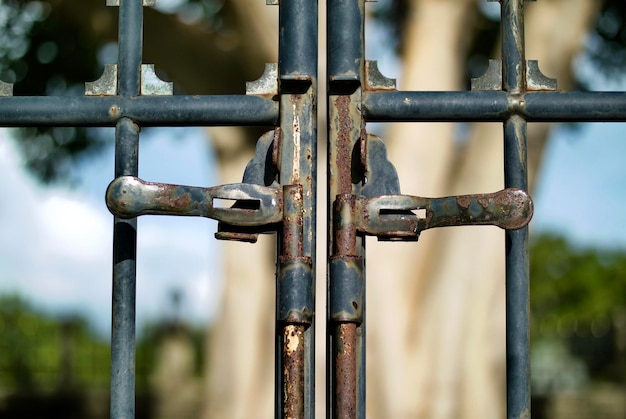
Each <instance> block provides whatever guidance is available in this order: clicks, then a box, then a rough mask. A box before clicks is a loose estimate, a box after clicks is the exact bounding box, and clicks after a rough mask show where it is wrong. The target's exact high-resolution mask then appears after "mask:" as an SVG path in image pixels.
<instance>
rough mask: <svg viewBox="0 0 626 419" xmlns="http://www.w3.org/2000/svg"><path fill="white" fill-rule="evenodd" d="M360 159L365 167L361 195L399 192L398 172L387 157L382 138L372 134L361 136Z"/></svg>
mask: <svg viewBox="0 0 626 419" xmlns="http://www.w3.org/2000/svg"><path fill="white" fill-rule="evenodd" d="M361 160H362V164H363V167H364V168H365V185H363V187H362V188H361V196H364V197H373V196H378V195H397V194H400V181H399V180H398V172H396V168H395V167H394V165H393V164H392V163H391V162H390V161H389V160H388V159H387V149H386V148H385V143H384V142H383V140H381V139H380V138H379V137H378V136H376V135H373V134H367V135H366V136H365V137H363V138H361Z"/></svg>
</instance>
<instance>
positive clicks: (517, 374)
mask: <svg viewBox="0 0 626 419" xmlns="http://www.w3.org/2000/svg"><path fill="white" fill-rule="evenodd" d="M501 4H502V10H501V16H502V19H501V21H502V24H501V32H502V88H503V90H505V91H506V92H507V93H508V94H509V95H518V94H521V93H523V92H524V91H526V87H527V71H526V57H525V49H524V0H502V3H501ZM521 101H524V99H523V98H520V102H521ZM524 102H525V101H524ZM504 150H505V151H504V184H505V187H516V188H520V189H522V190H528V172H527V170H528V162H527V144H526V120H525V119H524V118H522V117H521V116H519V115H513V116H511V117H510V118H509V119H507V120H506V121H505V122H504ZM528 265H529V261H528V227H526V228H523V229H521V230H518V231H507V232H506V386H507V390H506V394H507V397H506V399H507V418H508V419H526V418H530V347H529V344H530V341H529V334H530V333H529V323H528V317H529V272H528Z"/></svg>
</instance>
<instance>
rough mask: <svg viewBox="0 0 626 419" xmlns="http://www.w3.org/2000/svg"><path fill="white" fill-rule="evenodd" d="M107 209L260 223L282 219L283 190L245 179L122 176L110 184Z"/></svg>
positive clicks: (122, 214) (123, 214)
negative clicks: (191, 181) (209, 182)
mask: <svg viewBox="0 0 626 419" xmlns="http://www.w3.org/2000/svg"><path fill="white" fill-rule="evenodd" d="M220 199H223V200H227V201H233V202H235V201H237V202H238V203H239V205H235V206H233V207H218V206H216V205H215V201H216V200H220ZM106 202H107V207H108V208H109V210H110V211H111V212H112V213H113V214H115V215H117V216H118V217H121V218H133V217H137V216H140V215H148V214H150V215H186V216H198V217H208V218H213V219H215V220H219V221H223V222H226V223H228V224H233V225H240V226H259V225H267V224H272V223H278V222H280V221H281V220H282V192H281V190H280V189H275V188H269V187H265V186H260V185H253V184H248V183H234V184H229V185H220V186H214V187H210V188H200V187H193V186H181V185H171V184H165V183H152V182H145V181H143V180H141V179H139V178H137V177H134V176H122V177H119V178H117V179H115V180H114V181H113V182H111V184H110V185H109V188H108V189H107V194H106Z"/></svg>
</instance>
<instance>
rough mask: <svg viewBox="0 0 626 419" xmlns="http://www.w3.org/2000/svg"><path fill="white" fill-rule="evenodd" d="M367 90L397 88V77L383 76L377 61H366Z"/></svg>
mask: <svg viewBox="0 0 626 419" xmlns="http://www.w3.org/2000/svg"><path fill="white" fill-rule="evenodd" d="M365 90H369V91H375V90H396V79H390V78H387V77H385V76H383V74H382V73H381V72H380V70H379V69H378V62H377V61H369V60H368V61H365Z"/></svg>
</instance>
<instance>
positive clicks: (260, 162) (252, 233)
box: [215, 128, 280, 243]
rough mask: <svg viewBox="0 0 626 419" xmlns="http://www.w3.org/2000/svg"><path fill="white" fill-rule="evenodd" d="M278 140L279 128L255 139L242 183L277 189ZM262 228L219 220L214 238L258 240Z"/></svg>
mask: <svg viewBox="0 0 626 419" xmlns="http://www.w3.org/2000/svg"><path fill="white" fill-rule="evenodd" d="M279 141H280V128H276V129H275V130H273V131H268V132H266V133H265V134H263V135H262V136H261V137H260V138H259V139H258V141H257V144H256V151H255V153H254V157H253V158H252V159H251V160H250V161H249V162H248V164H247V165H246V168H245V170H244V173H243V181H242V182H243V183H245V184H254V185H261V186H267V187H271V188H275V189H278V188H280V185H279V184H278V182H277V181H276V178H277V176H278V169H277V167H276V159H277V155H276V154H277V150H278V143H279ZM241 205H242V203H240V202H235V203H234V204H233V207H238V206H241ZM264 232H265V231H264V230H262V229H255V228H252V229H251V228H249V227H247V228H242V227H241V226H238V225H232V224H230V223H226V222H222V221H220V222H219V223H218V225H217V233H216V234H215V238H217V239H219V240H235V241H243V242H248V243H254V242H256V241H257V240H258V237H259V234H260V233H264Z"/></svg>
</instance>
